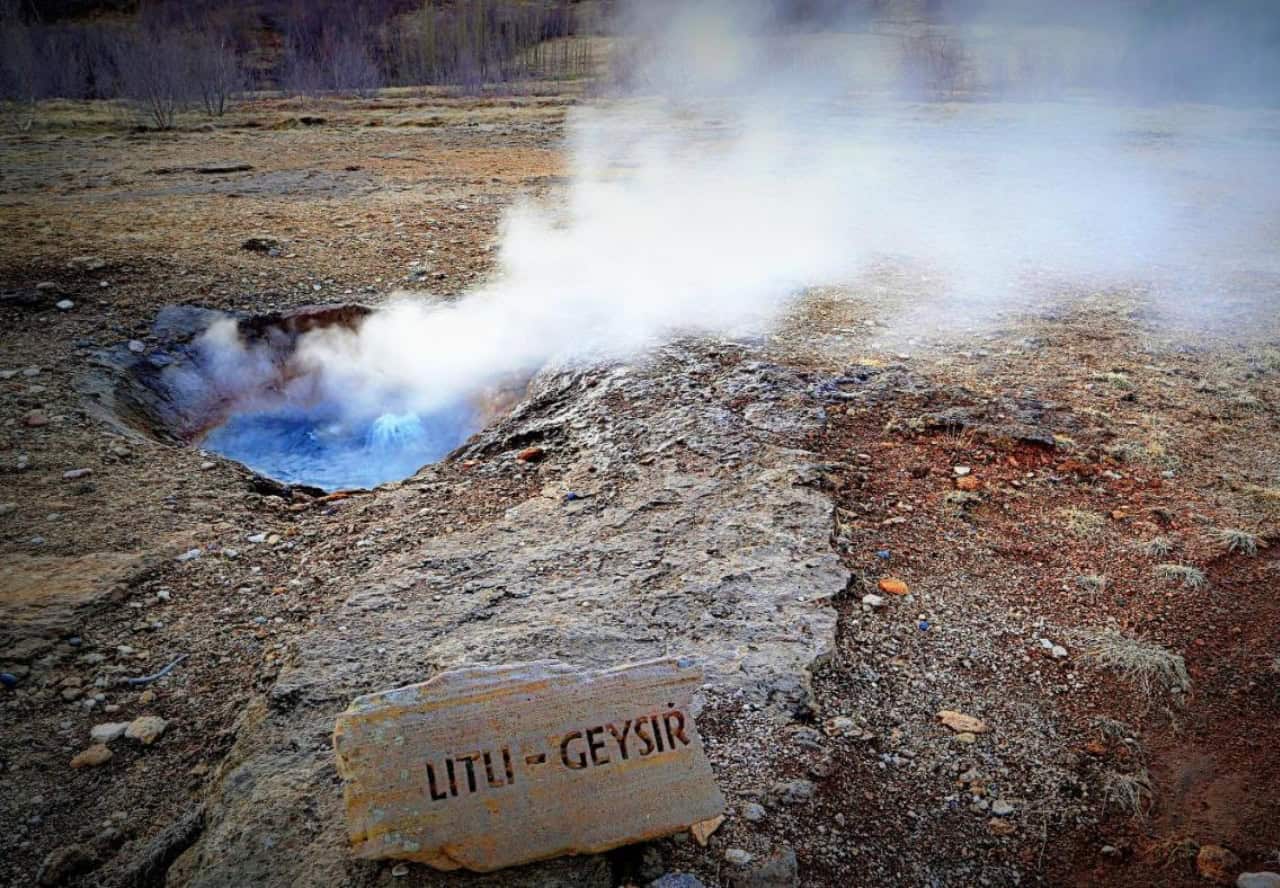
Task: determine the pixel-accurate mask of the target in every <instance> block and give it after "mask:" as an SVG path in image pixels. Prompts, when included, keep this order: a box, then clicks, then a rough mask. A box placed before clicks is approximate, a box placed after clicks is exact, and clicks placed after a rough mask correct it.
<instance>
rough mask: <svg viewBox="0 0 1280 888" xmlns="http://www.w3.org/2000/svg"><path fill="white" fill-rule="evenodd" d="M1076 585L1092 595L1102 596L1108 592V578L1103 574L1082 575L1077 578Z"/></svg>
mask: <svg viewBox="0 0 1280 888" xmlns="http://www.w3.org/2000/svg"><path fill="white" fill-rule="evenodd" d="M1076 585H1077V586H1079V587H1080V588H1081V589H1083V590H1084V591H1086V592H1088V593H1089V594H1090V595H1095V596H1096V595H1101V594H1102V593H1103V592H1105V591H1107V578H1106V577H1105V576H1103V575H1102V574H1081V575H1080V576H1078V577H1076Z"/></svg>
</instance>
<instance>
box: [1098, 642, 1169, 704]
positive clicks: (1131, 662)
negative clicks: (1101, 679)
mask: <svg viewBox="0 0 1280 888" xmlns="http://www.w3.org/2000/svg"><path fill="white" fill-rule="evenodd" d="M1080 641H1081V647H1082V649H1083V652H1084V659H1085V661H1086V662H1088V663H1092V664H1093V665H1095V666H1098V667H1101V668H1103V669H1108V670H1110V671H1112V672H1114V673H1116V674H1117V675H1118V676H1119V677H1120V678H1121V679H1122V680H1123V681H1125V682H1127V683H1129V684H1131V685H1132V686H1133V687H1134V688H1135V689H1136V690H1137V691H1138V693H1139V694H1140V695H1141V696H1142V697H1143V698H1144V699H1146V700H1152V699H1154V698H1155V697H1156V696H1157V695H1158V694H1160V693H1168V692H1180V691H1184V690H1187V689H1188V688H1190V687H1191V677H1190V676H1189V675H1188V674H1187V664H1186V661H1185V660H1183V658H1182V657H1181V656H1180V655H1178V654H1175V653H1173V652H1172V651H1168V650H1165V649H1164V648H1162V647H1160V645H1158V644H1152V643H1151V642H1146V641H1141V640H1139V639H1136V638H1130V637H1129V636H1126V635H1121V634H1120V633H1119V632H1115V631H1110V630H1108V631H1102V632H1096V633H1092V634H1086V635H1083V636H1081V639H1080Z"/></svg>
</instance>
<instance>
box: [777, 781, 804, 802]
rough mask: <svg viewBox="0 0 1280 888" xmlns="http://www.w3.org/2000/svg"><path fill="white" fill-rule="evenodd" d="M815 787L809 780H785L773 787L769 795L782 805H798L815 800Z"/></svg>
mask: <svg viewBox="0 0 1280 888" xmlns="http://www.w3.org/2000/svg"><path fill="white" fill-rule="evenodd" d="M813 792H814V786H813V783H812V782H811V781H808V780H784V781H780V782H778V783H775V784H774V785H773V789H772V790H770V792H769V795H770V797H771V798H773V799H774V800H775V801H777V802H778V803H779V804H782V805H798V804H800V803H801V802H807V801H809V799H811V798H813Z"/></svg>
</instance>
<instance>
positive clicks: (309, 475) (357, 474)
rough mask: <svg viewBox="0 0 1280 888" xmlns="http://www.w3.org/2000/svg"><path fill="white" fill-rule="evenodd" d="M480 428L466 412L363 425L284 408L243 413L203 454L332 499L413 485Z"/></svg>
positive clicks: (385, 418)
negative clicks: (341, 493) (335, 494)
mask: <svg viewBox="0 0 1280 888" xmlns="http://www.w3.org/2000/svg"><path fill="white" fill-rule="evenodd" d="M476 425H477V423H476V416H475V413H474V411H473V410H472V409H471V408H470V407H469V406H467V405H457V406H454V407H449V408H446V409H442V410H437V411H435V412H433V413H427V414H421V415H420V414H417V413H384V414H382V415H381V416H378V417H375V418H373V419H372V420H363V421H351V420H350V419H347V418H345V417H344V416H343V415H342V413H341V411H339V410H337V409H332V408H324V407H321V408H312V409H306V410H304V409H301V408H298V407H281V408H276V409H272V410H262V411H257V412H248V413H237V414H235V415H233V416H232V417H231V418H230V419H228V420H227V421H226V422H225V423H223V424H222V425H220V426H218V427H217V428H216V429H214V430H213V431H211V432H210V433H209V434H208V435H206V436H205V439H204V440H203V441H202V442H201V444H200V446H201V447H203V448H204V449H206V450H212V451H214V452H216V453H220V454H222V455H223V456H226V457H229V458H231V459H234V460H236V461H238V462H241V463H244V464H245V465H246V466H248V467H249V468H251V469H253V470H254V471H255V472H258V473H259V474H262V475H266V476H267V477H269V478H274V479H275V480H277V481H281V482H284V483H285V484H305V485H309V486H311V487H319V488H321V489H322V490H329V491H332V490H343V489H348V488H356V487H376V486H377V485H379V484H385V483H386V482H388V481H399V480H401V479H402V478H407V477H409V476H410V475H412V474H413V473H414V472H416V471H418V469H420V468H422V467H423V466H425V465H427V464H428V463H433V462H436V461H438V460H440V459H442V458H444V457H445V456H446V455H448V453H449V452H450V451H451V450H453V449H454V448H455V447H457V446H458V445H459V444H461V443H462V442H463V441H465V440H466V439H467V438H468V437H470V435H471V433H472V432H474V431H475V429H476Z"/></svg>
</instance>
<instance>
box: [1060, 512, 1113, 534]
mask: <svg viewBox="0 0 1280 888" xmlns="http://www.w3.org/2000/svg"><path fill="white" fill-rule="evenodd" d="M1058 520H1059V521H1060V522H1061V524H1062V527H1063V529H1064V530H1066V532H1067V533H1069V534H1071V535H1072V536H1074V537H1091V536H1097V535H1098V534H1099V533H1101V532H1102V529H1103V528H1104V527H1106V526H1107V519H1105V518H1103V517H1102V516H1101V515H1099V514H1098V513H1097V512H1090V511H1088V510H1087V509H1077V508H1075V507H1071V508H1066V509H1059V510H1058Z"/></svg>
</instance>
